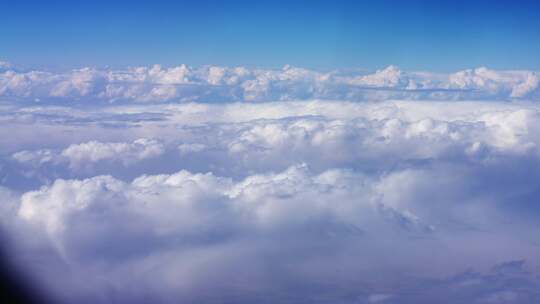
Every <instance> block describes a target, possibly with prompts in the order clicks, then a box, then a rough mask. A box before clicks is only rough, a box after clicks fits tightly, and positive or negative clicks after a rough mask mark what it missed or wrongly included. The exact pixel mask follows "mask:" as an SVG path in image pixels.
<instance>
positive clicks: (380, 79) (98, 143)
mask: <svg viewBox="0 0 540 304" xmlns="http://www.w3.org/2000/svg"><path fill="white" fill-rule="evenodd" d="M0 68H1V69H2V70H0V71H1V72H2V74H1V75H2V76H1V77H0V96H2V97H0V100H1V101H2V103H1V104H0V122H1V123H2V128H0V202H1V204H0V220H1V228H2V233H3V235H2V236H3V237H4V238H5V242H3V244H5V246H4V247H5V248H6V250H7V252H8V253H9V256H10V263H11V264H12V265H14V266H15V267H16V268H17V269H19V270H20V271H21V273H22V274H24V276H25V278H27V280H28V281H29V282H31V283H32V285H34V286H36V288H37V289H39V290H40V291H43V294H45V295H46V296H45V298H46V299H47V302H50V303H179V302H180V303H184V302H187V303H260V302H268V303H282V302H284V303H314V302H315V303H316V302H324V303H400V304H401V303H536V302H540V293H539V292H538V290H540V280H539V277H540V272H539V269H540V268H539V267H540V255H539V254H538V253H539V250H540V247H539V244H540V243H539V242H540V239H539V238H538V234H537V233H536V231H538V229H539V228H540V227H539V223H540V221H539V220H540V208H539V207H538V198H539V197H540V196H539V195H540V194H539V193H540V192H539V184H538V180H540V150H539V147H540V106H539V105H538V104H536V103H535V102H534V101H535V99H536V98H537V97H538V89H537V86H538V76H537V74H535V73H533V72H501V71H492V70H488V69H485V68H480V69H475V70H469V71H462V72H458V73H455V74H451V75H435V74H430V73H406V72H402V71H400V70H399V69H397V68H396V67H389V68H387V69H384V70H381V71H377V72H375V73H372V74H362V73H358V75H357V74H356V73H349V74H346V73H339V72H331V73H319V72H314V71H308V70H304V69H297V68H291V67H286V68H284V69H283V70H260V69H247V68H219V67H204V68H200V69H192V68H190V67H187V66H180V67H176V68H170V69H164V68H160V67H157V66H156V67H152V68H137V69H129V70H126V71H101V70H94V69H83V70H78V71H73V72H70V73H65V74H54V73H48V72H21V71H14V68H13V67H12V66H10V65H8V64H4V63H2V64H1V65H0ZM314 97H316V98H319V99H312V98H314ZM36 98H37V99H40V100H41V101H40V103H35V102H34V101H33V99H36ZM330 98H331V99H334V100H323V99H330ZM389 98H392V99H405V98H410V99H437V100H438V101H433V100H431V101H418V100H401V101H399V100H386V99H389ZM289 99H305V100H303V101H301V100H297V101H284V100H289ZM461 99H477V100H472V101H471V100H469V101H459V100H461ZM484 99H485V101H482V100H484ZM521 99H523V100H521ZM59 100H61V101H62V102H59V103H57V102H56V101H59ZM116 100H118V101H133V102H125V103H124V102H122V103H108V102H106V103H102V102H99V101H116ZM182 100H183V101H191V102H184V103H173V102H159V101H182ZM193 100H200V101H214V102H212V103H208V102H205V103H203V102H193ZM235 100H239V102H217V101H235ZM253 100H257V101H264V100H269V101H268V102H259V103H250V102H244V101H253ZM280 100H281V101H280ZM356 100H366V101H362V102H355V101H356ZM510 100H512V101H510ZM78 101H88V102H89V103H87V104H86V103H84V104H81V103H79V102H78ZM139 101H148V103H137V102H139ZM154 101H158V102H157V103H155V102H154Z"/></svg>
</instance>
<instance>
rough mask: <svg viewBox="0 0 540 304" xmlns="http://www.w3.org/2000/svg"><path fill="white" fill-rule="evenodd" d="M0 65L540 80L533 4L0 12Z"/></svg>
mask: <svg viewBox="0 0 540 304" xmlns="http://www.w3.org/2000/svg"><path fill="white" fill-rule="evenodd" d="M0 60H7V61H10V62H13V63H15V64H19V65H23V66H33V67H36V66H45V67H58V68H62V67H81V66H87V65H92V66H125V65H130V66H134V65H147V64H153V63H161V64H164V65H173V64H179V63H187V64H189V65H195V66H198V65H203V64H218V65H228V66H235V65H255V66H263V67H280V66H282V65H284V64H287V63H288V64H292V65H297V66H302V67H309V68H324V69H326V68H343V67H356V68H366V69H375V68H380V67H384V66H386V65H389V64H395V65H398V66H400V67H401V68H404V69H408V70H422V69H426V70H439V71H454V70H457V69H462V68H470V67H477V66H488V67H492V68H501V69H507V68H527V69H536V70H540V1H528V0H521V1H510V0H507V1H497V0H491V1H488V0H479V1H475V0H469V1H462V0H454V1H436V0H431V1H420V0H410V1H408V0H396V1H337V0H334V1H314V0H312V1H308V0H306V1H254V0H253V1H204V0H199V1H159V0H153V1H144V2H143V1H133V0H132V1H97V0H96V1H74V0H66V1H44V0H38V1H23V0H12V1H9V0H0Z"/></svg>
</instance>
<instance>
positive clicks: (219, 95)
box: [0, 65, 540, 103]
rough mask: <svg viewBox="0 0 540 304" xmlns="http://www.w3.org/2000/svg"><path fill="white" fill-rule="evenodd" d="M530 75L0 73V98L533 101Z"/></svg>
mask: <svg viewBox="0 0 540 304" xmlns="http://www.w3.org/2000/svg"><path fill="white" fill-rule="evenodd" d="M539 82H540V76H539V74H538V73H537V72H535V71H497V70H490V69H488V68H484V67H481V68H476V69H469V70H463V71H459V72H456V73H450V74H440V73H430V72H404V71H401V70H399V69H398V68H397V67H395V66H389V67H387V68H385V69H381V70H378V71H375V72H373V73H368V72H355V71H352V72H351V71H348V72H344V71H339V70H337V71H330V72H320V71H314V70H308V69H303V68H296V67H290V66H285V67H284V68H283V69H274V70H271V69H257V68H246V67H234V68H229V67H217V66H204V67H200V68H192V67H188V66H186V65H181V66H177V67H171V68H162V67H161V66H159V65H155V66H152V67H138V68H129V69H125V70H111V69H101V70H100V69H95V68H84V69H79V70H73V71H70V72H64V73H52V72H47V71H19V70H16V69H13V68H10V66H9V65H5V67H2V66H0V97H3V99H9V100H13V101H18V102H36V101H39V102H42V103H51V102H52V103H66V102H68V103H77V102H85V103H87V102H91V103H96V102H189V101H203V102H223V101H275V100H307V99H326V100H328V99H337V100H348V101H365V100H387V99H408V100H516V99H517V100H520V99H524V100H540V90H539Z"/></svg>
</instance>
